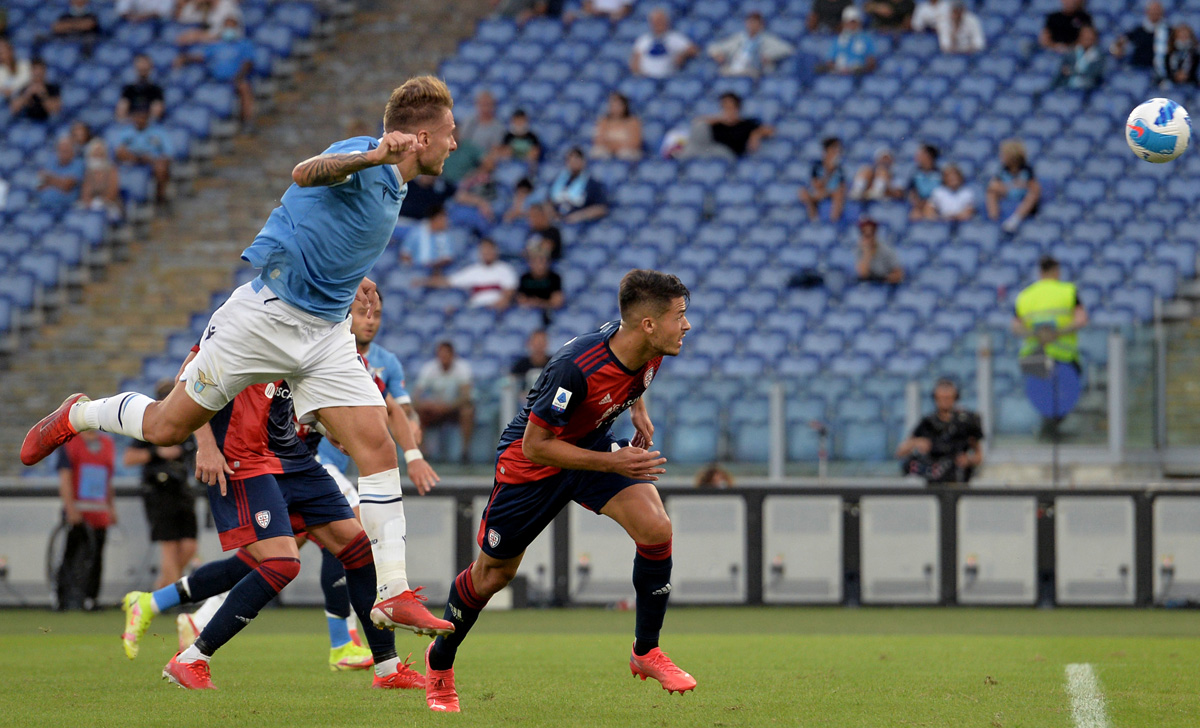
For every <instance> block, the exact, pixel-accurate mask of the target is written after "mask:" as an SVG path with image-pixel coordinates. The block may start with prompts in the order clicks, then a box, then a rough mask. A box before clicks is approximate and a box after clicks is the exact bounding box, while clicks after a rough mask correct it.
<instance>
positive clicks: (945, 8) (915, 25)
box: [912, 0, 950, 33]
mask: <svg viewBox="0 0 1200 728" xmlns="http://www.w3.org/2000/svg"><path fill="white" fill-rule="evenodd" d="M949 15H950V0H926V1H925V2H923V3H918V4H917V8H916V10H914V11H913V16H912V29H913V30H914V31H915V32H917V33H929V32H933V33H937V32H938V29H939V28H941V27H942V20H943V19H944V18H947V17H949Z"/></svg>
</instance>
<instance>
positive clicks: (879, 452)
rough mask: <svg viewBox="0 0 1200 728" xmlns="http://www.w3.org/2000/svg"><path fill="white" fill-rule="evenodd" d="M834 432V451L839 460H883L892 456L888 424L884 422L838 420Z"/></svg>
mask: <svg viewBox="0 0 1200 728" xmlns="http://www.w3.org/2000/svg"><path fill="white" fill-rule="evenodd" d="M834 433H835V434H834V438H833V441H834V453H835V456H836V457H837V458H838V459H839V460H854V461H859V462H882V461H883V460H886V459H888V458H889V457H890V456H891V453H890V452H889V451H888V430H887V425H886V424H884V423H882V422H854V421H847V422H838V423H836V425H835V430H834Z"/></svg>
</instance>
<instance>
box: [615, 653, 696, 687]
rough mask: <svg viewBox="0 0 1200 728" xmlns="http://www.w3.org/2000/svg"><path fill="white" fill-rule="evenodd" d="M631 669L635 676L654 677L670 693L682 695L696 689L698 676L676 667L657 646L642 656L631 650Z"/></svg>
mask: <svg viewBox="0 0 1200 728" xmlns="http://www.w3.org/2000/svg"><path fill="white" fill-rule="evenodd" d="M629 671H630V672H632V673H633V675H634V677H641V678H642V680H645V679H646V678H648V677H651V678H654V679H655V680H657V681H658V682H659V683H660V684H662V686H663V690H666V691H667V692H668V693H674V692H678V693H679V694H680V695H682V694H684V693H685V692H687V691H688V690H695V689H696V678H694V677H692V676H691V675H689V674H687V673H686V672H684V671H683V670H681V669H679V668H678V667H676V666H675V663H674V662H671V658H669V657H667V655H666V653H664V652H663V651H662V650H660V649H658V648H657V647H655V648H654V649H652V650H650V651H649V652H647V653H646V654H644V655H642V656H640V657H639V656H637V655H635V654H633V653H632V652H631V653H630V655H629Z"/></svg>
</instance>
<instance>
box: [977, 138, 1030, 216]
mask: <svg viewBox="0 0 1200 728" xmlns="http://www.w3.org/2000/svg"><path fill="white" fill-rule="evenodd" d="M1000 164H1001V167H1000V172H999V173H998V174H997V175H996V176H995V177H993V178H992V180H991V181H990V182H988V186H987V213H988V218H989V219H991V220H999V219H1000V212H1001V205H1002V204H1003V205H1005V206H1006V207H1007V206H1015V207H1014V208H1013V211H1012V213H1010V214H1009V216H1008V218H1007V219H1006V220H1005V221H1004V224H1003V225H1001V227H1002V228H1003V229H1004V231H1005V232H1009V233H1011V232H1014V231H1016V229H1017V228H1018V227H1020V225H1021V221H1022V220H1024V219H1025V218H1027V217H1029V216H1031V215H1033V214H1035V213H1037V209H1038V203H1039V202H1040V201H1041V199H1042V186H1041V185H1040V184H1039V183H1038V181H1037V177H1035V176H1034V174H1033V167H1030V166H1029V162H1028V161H1027V158H1026V155H1025V145H1024V144H1022V143H1021V142H1020V141H1019V140H1016V139H1009V140H1008V141H1006V142H1004V143H1003V144H1001V145H1000Z"/></svg>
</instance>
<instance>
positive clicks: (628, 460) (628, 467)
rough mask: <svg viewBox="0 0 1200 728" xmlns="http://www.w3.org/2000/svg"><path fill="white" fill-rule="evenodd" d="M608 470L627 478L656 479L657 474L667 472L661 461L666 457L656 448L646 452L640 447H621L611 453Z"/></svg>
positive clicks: (649, 480) (647, 480) (665, 460)
mask: <svg viewBox="0 0 1200 728" xmlns="http://www.w3.org/2000/svg"><path fill="white" fill-rule="evenodd" d="M610 457H611V458H612V460H611V464H610V471H609V472H613V473H616V474H618V475H624V476H625V477H627V478H637V479H638V480H643V481H646V482H653V481H655V480H658V476H659V475H662V474H663V473H665V472H667V470H666V468H663V467H662V465H663V463H665V462H667V459H666V458H664V457H662V453H660V452H659V451H658V450H655V451H654V452H647V451H646V450H643V449H642V448H640V447H632V446H631V447H623V448H620V449H619V450H617V451H616V452H614V453H612V454H611V456H610Z"/></svg>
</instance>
